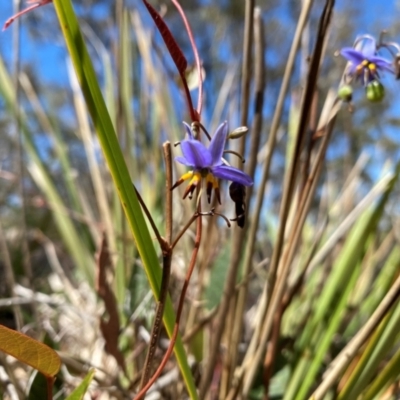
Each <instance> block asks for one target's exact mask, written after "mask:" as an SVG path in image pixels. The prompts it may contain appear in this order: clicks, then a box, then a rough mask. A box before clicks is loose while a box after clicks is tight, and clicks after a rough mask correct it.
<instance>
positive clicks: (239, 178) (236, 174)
mask: <svg viewBox="0 0 400 400" xmlns="http://www.w3.org/2000/svg"><path fill="white" fill-rule="evenodd" d="M211 172H212V174H213V175H214V176H215V177H217V178H220V179H226V180H228V181H232V182H237V183H240V184H242V185H244V186H252V185H253V179H251V178H250V176H249V175H247V174H245V173H244V172H242V171H241V170H240V169H237V168H234V167H228V166H227V165H220V166H218V167H214V168H212V170H211Z"/></svg>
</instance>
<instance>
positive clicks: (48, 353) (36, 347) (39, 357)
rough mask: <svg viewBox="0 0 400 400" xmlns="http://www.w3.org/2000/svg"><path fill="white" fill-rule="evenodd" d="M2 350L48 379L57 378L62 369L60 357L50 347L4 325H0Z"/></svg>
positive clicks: (0, 347)
mask: <svg viewBox="0 0 400 400" xmlns="http://www.w3.org/2000/svg"><path fill="white" fill-rule="evenodd" d="M0 350H1V351H4V353H7V354H9V355H11V356H13V357H15V358H17V359H18V360H20V361H21V362H23V363H25V364H28V365H30V366H31V367H33V368H35V369H37V370H38V371H39V372H41V373H42V374H43V375H45V376H48V377H53V376H55V375H56V374H57V372H58V371H59V370H60V367H61V360H60V357H59V356H58V354H57V353H56V352H55V351H54V350H53V349H51V348H50V347H49V346H46V345H45V344H43V343H41V342H38V341H37V340H35V339H32V338H31V337H29V336H26V335H24V334H23V333H21V332H17V331H14V330H12V329H9V328H6V327H5V326H3V325H0Z"/></svg>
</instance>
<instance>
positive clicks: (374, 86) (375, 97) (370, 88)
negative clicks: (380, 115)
mask: <svg viewBox="0 0 400 400" xmlns="http://www.w3.org/2000/svg"><path fill="white" fill-rule="evenodd" d="M365 91H366V94H367V99H368V100H369V101H372V102H374V103H378V102H380V101H382V99H383V98H384V97H385V88H384V87H383V85H382V83H380V82H379V81H372V82H369V83H368V85H367V87H366V88H365Z"/></svg>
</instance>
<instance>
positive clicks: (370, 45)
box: [340, 35, 394, 86]
mask: <svg viewBox="0 0 400 400" xmlns="http://www.w3.org/2000/svg"><path fill="white" fill-rule="evenodd" d="M361 40H362V41H363V43H362V47H361V49H360V50H357V49H355V48H353V47H345V48H344V49H342V50H341V51H340V54H341V55H342V56H343V57H344V58H346V59H347V60H348V61H350V66H349V70H348V74H349V75H350V76H351V77H352V76H355V77H356V78H357V79H361V80H362V83H363V85H364V86H367V85H368V84H369V83H370V82H372V81H375V80H376V81H379V70H386V71H389V72H391V73H394V70H393V67H392V63H391V62H390V61H389V60H387V59H386V58H383V57H380V56H378V55H377V54H378V53H377V50H378V49H377V47H376V40H375V39H374V38H373V37H372V36H369V35H365V36H361V37H360V38H359V39H358V40H357V41H356V44H357V43H358V42H360V41H361Z"/></svg>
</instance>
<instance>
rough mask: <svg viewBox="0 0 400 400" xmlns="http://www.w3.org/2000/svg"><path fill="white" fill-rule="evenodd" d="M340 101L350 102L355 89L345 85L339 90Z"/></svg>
mask: <svg viewBox="0 0 400 400" xmlns="http://www.w3.org/2000/svg"><path fill="white" fill-rule="evenodd" d="M338 97H339V99H340V100H343V101H346V102H350V101H351V99H352V97H353V88H352V87H351V86H350V85H343V86H341V87H340V88H339V90H338Z"/></svg>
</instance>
